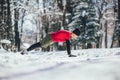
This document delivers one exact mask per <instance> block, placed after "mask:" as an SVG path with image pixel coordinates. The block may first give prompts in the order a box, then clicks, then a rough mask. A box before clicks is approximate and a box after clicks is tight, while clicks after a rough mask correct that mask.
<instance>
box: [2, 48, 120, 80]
mask: <svg viewBox="0 0 120 80" xmlns="http://www.w3.org/2000/svg"><path fill="white" fill-rule="evenodd" d="M119 51H120V48H112V49H86V50H85V49H83V50H72V54H75V55H77V56H78V57H68V56H67V53H66V51H56V52H55V51H54V52H39V51H31V52H29V54H28V55H20V54H19V53H20V52H16V53H13V52H7V51H5V50H3V49H0V80H33V79H34V80H120V69H119V68H120V52H119Z"/></svg>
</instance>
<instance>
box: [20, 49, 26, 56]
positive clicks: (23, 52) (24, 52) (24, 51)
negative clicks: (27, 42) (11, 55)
mask: <svg viewBox="0 0 120 80" xmlns="http://www.w3.org/2000/svg"><path fill="white" fill-rule="evenodd" d="M20 54H22V55H24V54H28V52H27V50H23V51H22V52H21V53H20Z"/></svg>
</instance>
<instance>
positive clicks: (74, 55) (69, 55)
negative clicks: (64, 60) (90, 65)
mask: <svg viewBox="0 0 120 80" xmlns="http://www.w3.org/2000/svg"><path fill="white" fill-rule="evenodd" d="M69 57H77V56H76V55H72V54H70V55H69Z"/></svg>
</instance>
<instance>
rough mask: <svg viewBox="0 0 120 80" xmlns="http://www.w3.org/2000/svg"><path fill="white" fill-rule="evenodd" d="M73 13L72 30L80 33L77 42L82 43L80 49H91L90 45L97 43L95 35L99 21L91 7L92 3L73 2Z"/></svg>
mask: <svg viewBox="0 0 120 80" xmlns="http://www.w3.org/2000/svg"><path fill="white" fill-rule="evenodd" d="M73 13H74V14H73V18H72V19H73V21H72V22H73V23H74V25H73V28H79V29H80V31H81V34H80V36H79V41H80V42H81V43H82V48H91V47H92V45H91V43H92V42H95V43H97V41H98V40H97V39H98V36H97V35H96V33H97V32H98V29H99V24H98V23H99V21H98V19H97V16H96V11H95V9H94V6H93V5H92V1H91V0H83V1H81V0H77V1H75V2H74V10H73ZM86 44H87V45H88V47H87V46H86Z"/></svg>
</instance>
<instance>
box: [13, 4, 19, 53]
mask: <svg viewBox="0 0 120 80" xmlns="http://www.w3.org/2000/svg"><path fill="white" fill-rule="evenodd" d="M14 5H15V6H17V5H16V2H15V3H14ZM14 18H15V24H14V31H15V47H16V48H17V50H18V51H20V38H19V31H18V19H19V10H18V9H14Z"/></svg>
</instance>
